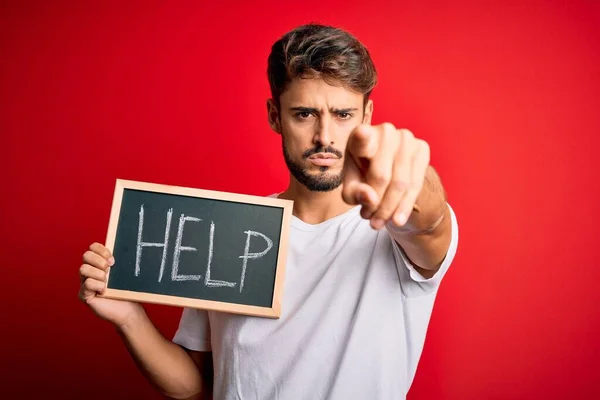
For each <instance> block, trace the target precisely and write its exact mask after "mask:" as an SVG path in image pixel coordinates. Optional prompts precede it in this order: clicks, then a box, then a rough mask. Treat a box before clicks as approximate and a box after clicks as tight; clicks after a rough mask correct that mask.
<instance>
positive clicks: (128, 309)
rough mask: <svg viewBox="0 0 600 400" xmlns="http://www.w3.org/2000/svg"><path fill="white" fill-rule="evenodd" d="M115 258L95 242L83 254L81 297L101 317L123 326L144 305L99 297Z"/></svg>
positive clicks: (120, 326)
mask: <svg viewBox="0 0 600 400" xmlns="http://www.w3.org/2000/svg"><path fill="white" fill-rule="evenodd" d="M114 263H115V259H114V257H113V256H112V254H111V252H110V251H109V250H108V249H107V248H106V247H105V246H104V245H102V244H100V243H94V244H92V245H91V246H90V249H89V250H88V251H86V252H85V253H84V254H83V265H81V267H80V268H79V278H80V281H81V287H80V288H79V299H80V300H81V301H83V302H84V303H85V304H87V305H88V306H89V307H90V308H91V309H92V310H93V311H94V312H95V313H96V315H98V316H99V317H100V318H102V319H104V320H106V321H109V322H112V323H113V324H114V325H115V326H117V327H118V328H123V327H124V326H125V325H126V324H127V323H128V322H130V320H131V319H132V318H135V317H136V316H138V315H140V314H142V313H143V308H142V305H141V304H139V303H136V302H132V301H124V300H114V299H107V298H103V297H98V296H97V295H98V294H101V293H103V292H104V290H105V288H106V272H107V270H108V268H109V267H112V266H113V265H114Z"/></svg>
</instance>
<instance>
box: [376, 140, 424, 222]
mask: <svg viewBox="0 0 600 400" xmlns="http://www.w3.org/2000/svg"><path fill="white" fill-rule="evenodd" d="M396 135H397V136H398V139H397V140H398V141H399V146H400V148H399V150H398V151H397V152H396V157H395V159H394V160H393V161H392V177H391V179H390V182H389V184H388V185H387V186H386V189H385V193H384V194H383V196H382V199H381V203H380V204H379V205H378V207H377V210H376V211H375V213H374V215H373V217H372V221H371V226H372V227H373V228H374V229H381V228H383V226H384V225H385V223H386V222H387V221H388V220H390V219H391V218H392V216H393V215H394V211H396V210H397V209H398V205H399V204H400V201H401V200H402V196H403V195H404V193H405V191H406V190H407V188H408V183H409V181H410V176H411V169H412V153H413V152H415V143H414V136H413V135H412V133H410V132H409V131H406V130H402V131H397V132H396ZM397 146H398V145H397ZM390 147H391V144H390Z"/></svg>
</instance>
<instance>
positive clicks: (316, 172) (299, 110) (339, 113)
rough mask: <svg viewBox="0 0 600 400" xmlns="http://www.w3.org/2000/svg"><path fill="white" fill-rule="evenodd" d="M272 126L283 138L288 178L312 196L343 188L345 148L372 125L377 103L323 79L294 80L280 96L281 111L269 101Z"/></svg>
mask: <svg viewBox="0 0 600 400" xmlns="http://www.w3.org/2000/svg"><path fill="white" fill-rule="evenodd" d="M267 107H268V114H269V124H270V125H271V128H272V129H273V130H274V131H275V132H277V133H279V134H281V138H282V145H283V155H284V158H285V162H286V165H287V166H288V169H289V170H290V173H291V174H292V175H293V176H294V178H296V180H297V181H298V182H300V183H301V184H302V185H304V186H305V187H306V188H308V189H309V190H311V191H320V192H327V191H331V190H333V189H335V188H337V187H338V186H340V185H341V183H342V181H343V175H342V171H343V165H344V153H345V150H346V143H347V141H348V137H349V136H350V133H351V132H352V130H353V129H354V128H355V127H356V126H358V125H360V124H361V123H371V115H372V111H373V103H372V101H371V100H369V102H368V103H367V106H366V108H365V107H364V106H363V95H362V94H360V93H355V92H353V91H351V90H349V89H346V88H344V87H342V86H331V85H329V84H328V83H326V82H325V81H324V80H322V79H316V78H315V79H296V80H294V81H293V82H292V83H290V84H289V86H288V88H287V90H286V91H285V92H284V93H283V94H282V95H281V97H280V109H277V106H276V105H275V103H274V102H273V101H272V100H269V101H268V102H267Z"/></svg>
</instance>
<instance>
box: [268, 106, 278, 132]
mask: <svg viewBox="0 0 600 400" xmlns="http://www.w3.org/2000/svg"><path fill="white" fill-rule="evenodd" d="M267 116H268V118H269V126H270V127H271V129H273V131H274V132H275V133H279V134H281V119H280V117H279V110H278V109H277V105H276V104H275V102H274V101H273V99H269V100H267Z"/></svg>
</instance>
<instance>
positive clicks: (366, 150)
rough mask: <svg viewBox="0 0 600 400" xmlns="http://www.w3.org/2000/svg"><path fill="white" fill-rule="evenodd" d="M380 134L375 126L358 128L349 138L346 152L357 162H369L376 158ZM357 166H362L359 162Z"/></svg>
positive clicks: (363, 125) (364, 125)
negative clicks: (362, 160) (363, 160)
mask: <svg viewBox="0 0 600 400" xmlns="http://www.w3.org/2000/svg"><path fill="white" fill-rule="evenodd" d="M378 139H379V132H378V129H377V128H376V127H374V126H371V125H367V124H362V125H359V126H357V127H356V128H355V129H354V131H352V133H351V134H350V137H349V138H348V144H347V145H346V150H347V151H348V152H349V153H350V154H351V155H352V156H353V157H355V159H356V161H359V159H361V158H363V159H366V160H369V159H371V158H373V157H374V156H375V154H376V153H377V148H378ZM357 165H359V166H360V165H361V163H360V162H357Z"/></svg>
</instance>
